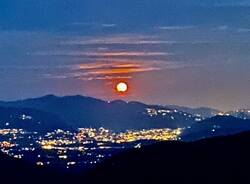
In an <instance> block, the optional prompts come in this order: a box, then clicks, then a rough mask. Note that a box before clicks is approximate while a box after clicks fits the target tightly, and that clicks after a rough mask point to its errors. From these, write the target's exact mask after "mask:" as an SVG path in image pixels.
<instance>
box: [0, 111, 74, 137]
mask: <svg viewBox="0 0 250 184" xmlns="http://www.w3.org/2000/svg"><path fill="white" fill-rule="evenodd" d="M0 128H1V129H24V130H26V131H33V132H34V131H36V132H39V133H43V132H48V131H51V130H55V129H70V126H68V125H67V124H66V123H65V122H64V121H62V120H61V119H60V118H59V117H57V116H56V115H54V114H51V113H49V112H44V111H39V110H36V109H31V108H20V107H19V108H14V107H0Z"/></svg>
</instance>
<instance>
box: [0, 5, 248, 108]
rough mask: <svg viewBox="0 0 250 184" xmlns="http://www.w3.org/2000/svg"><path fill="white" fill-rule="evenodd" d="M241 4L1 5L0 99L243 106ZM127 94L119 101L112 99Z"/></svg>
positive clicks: (244, 24)
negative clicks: (121, 88) (121, 85)
mask: <svg viewBox="0 0 250 184" xmlns="http://www.w3.org/2000/svg"><path fill="white" fill-rule="evenodd" d="M249 71H250V0H238V1H237V2H236V1H235V0H200V1H199V0H189V1H187V0H178V1H177V0H1V1H0V99H1V100H15V99H23V98H30V97H38V96H43V95H46V94H55V95H60V96H62V95H76V94H80V95H86V96H92V97H97V98H101V99H105V100H114V99H119V98H121V99H123V100H137V101H142V102H145V103H150V104H177V105H186V106H209V107H215V108H219V109H222V110H232V109H237V108H249V107H250V72H249ZM120 81H123V82H126V83H127V84H128V85H129V91H128V93H126V94H125V95H122V96H121V95H119V94H117V93H116V92H115V91H114V87H115V85H116V84H117V83H118V82H120Z"/></svg>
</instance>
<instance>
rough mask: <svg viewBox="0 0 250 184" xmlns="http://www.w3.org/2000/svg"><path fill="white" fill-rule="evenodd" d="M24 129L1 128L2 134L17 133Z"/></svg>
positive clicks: (0, 133) (0, 132)
mask: <svg viewBox="0 0 250 184" xmlns="http://www.w3.org/2000/svg"><path fill="white" fill-rule="evenodd" d="M22 131H23V130H22V129H0V135H8V134H17V133H20V132H22Z"/></svg>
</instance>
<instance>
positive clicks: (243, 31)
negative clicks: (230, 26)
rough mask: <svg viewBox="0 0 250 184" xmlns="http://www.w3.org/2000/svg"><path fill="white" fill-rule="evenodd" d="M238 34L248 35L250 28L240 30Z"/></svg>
mask: <svg viewBox="0 0 250 184" xmlns="http://www.w3.org/2000/svg"><path fill="white" fill-rule="evenodd" d="M238 32H239V33H247V32H250V28H239V29H238Z"/></svg>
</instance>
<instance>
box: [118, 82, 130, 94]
mask: <svg viewBox="0 0 250 184" xmlns="http://www.w3.org/2000/svg"><path fill="white" fill-rule="evenodd" d="M116 90H117V91H118V92H119V93H124V92H126V91H128V84H126V83H125V82H119V83H118V84H117V85H116Z"/></svg>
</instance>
